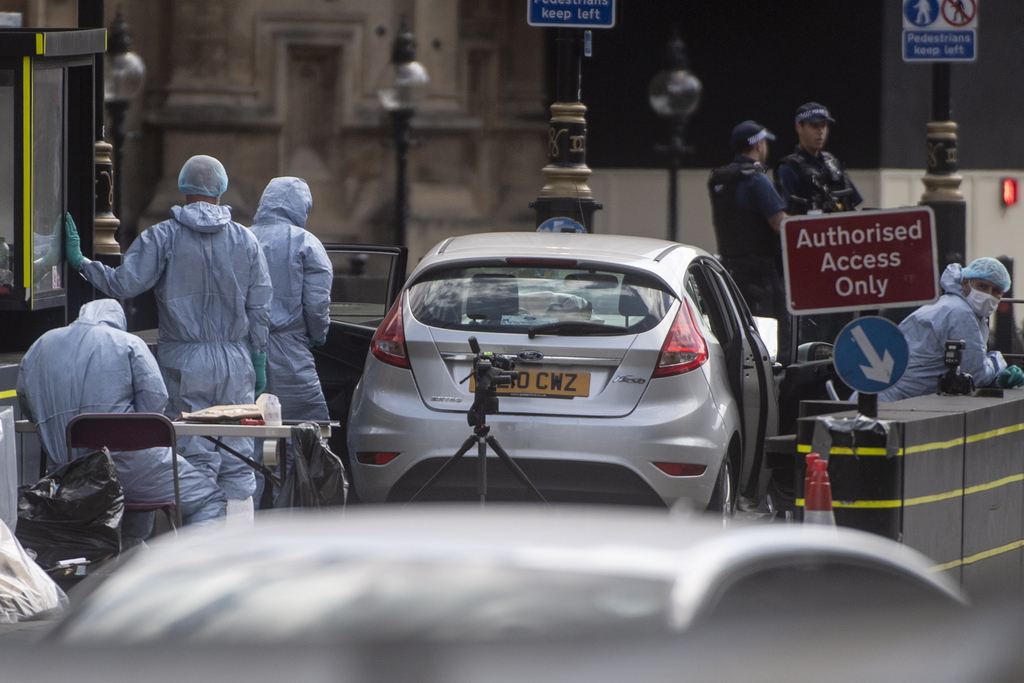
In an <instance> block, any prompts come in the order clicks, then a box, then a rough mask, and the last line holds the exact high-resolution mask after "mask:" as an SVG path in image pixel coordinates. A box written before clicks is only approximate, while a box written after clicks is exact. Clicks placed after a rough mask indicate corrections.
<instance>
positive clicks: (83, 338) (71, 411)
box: [17, 299, 226, 524]
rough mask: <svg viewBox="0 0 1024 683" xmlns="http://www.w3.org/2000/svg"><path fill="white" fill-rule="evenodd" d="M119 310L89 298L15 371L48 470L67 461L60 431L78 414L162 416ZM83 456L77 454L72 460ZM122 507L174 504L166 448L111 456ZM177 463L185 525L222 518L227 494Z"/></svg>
mask: <svg viewBox="0 0 1024 683" xmlns="http://www.w3.org/2000/svg"><path fill="white" fill-rule="evenodd" d="M126 327H127V325H126V323H125V315H124V311H123V310H122V308H121V305H120V304H119V303H118V302H117V301H114V300H113V299H100V300H98V301H90V302H89V303H87V304H85V305H84V306H82V309H81V311H80V313H79V316H78V320H76V321H75V322H73V323H71V324H70V325H68V326H67V327H59V328H57V329H53V330H50V331H48V332H46V333H45V334H43V336H41V337H40V338H39V339H37V340H36V341H35V343H33V344H32V346H31V347H29V350H28V351H27V352H26V353H25V356H24V358H22V361H21V369H20V371H19V373H18V386H17V391H18V399H19V401H20V402H21V407H22V410H23V411H24V413H25V414H26V416H28V418H29V419H31V420H33V421H34V422H35V423H36V430H37V432H38V434H39V439H40V441H41V442H42V444H43V447H44V448H45V449H46V453H47V455H48V456H49V459H50V463H51V465H52V467H53V468H56V467H59V466H61V465H64V464H66V463H67V461H68V450H67V441H66V440H65V435H64V430H65V428H66V427H67V424H68V422H70V421H71V418H73V417H74V416H75V415H78V414H79V413H133V412H139V413H161V412H163V410H164V407H165V406H166V404H167V388H166V387H165V386H164V381H163V379H162V378H161V376H160V369H159V368H158V367H157V362H156V359H155V358H154V357H153V354H152V353H150V351H149V348H148V347H147V346H146V343H145V342H144V341H142V339H140V338H139V337H137V336H136V335H134V334H131V333H129V332H125V329H126ZM87 453H88V451H87V450H85V449H80V450H78V451H76V453H75V457H81V456H83V455H86V454H87ZM111 455H112V457H113V460H114V465H115V466H116V467H117V478H118V481H119V483H120V484H121V488H122V489H124V499H125V502H126V503H156V502H161V501H165V500H173V499H174V482H173V478H172V477H171V457H172V453H171V449H170V448H151V449H148V450H145V451H133V452H132V453H126V454H124V455H119V454H118V453H112V454H111ZM177 458H178V476H179V481H178V488H179V495H180V496H181V513H182V520H183V521H184V523H185V524H190V523H195V522H203V521H207V520H210V519H214V518H217V517H222V516H223V515H224V510H225V505H226V500H225V497H224V492H223V491H222V490H221V488H220V487H219V486H217V484H216V482H215V481H214V480H213V478H212V477H209V476H207V475H206V474H203V473H201V472H200V471H199V470H197V469H196V468H194V467H192V466H191V465H190V464H189V463H188V461H186V460H185V459H184V458H182V457H181V456H177Z"/></svg>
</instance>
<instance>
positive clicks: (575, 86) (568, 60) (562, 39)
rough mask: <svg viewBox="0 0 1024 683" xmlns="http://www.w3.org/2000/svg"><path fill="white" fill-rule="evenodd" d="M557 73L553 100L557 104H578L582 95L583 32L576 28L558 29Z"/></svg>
mask: <svg viewBox="0 0 1024 683" xmlns="http://www.w3.org/2000/svg"><path fill="white" fill-rule="evenodd" d="M556 42H557V45H558V73H557V75H556V81H555V99H556V101H558V102H580V101H582V93H583V69H582V64H583V61H582V57H583V31H582V30H581V29H578V28H560V29H558V38H557V39H556Z"/></svg>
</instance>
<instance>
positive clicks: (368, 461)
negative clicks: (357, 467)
mask: <svg viewBox="0 0 1024 683" xmlns="http://www.w3.org/2000/svg"><path fill="white" fill-rule="evenodd" d="M397 457H398V453H356V460H358V461H359V462H361V463H362V464H364V465H387V464H388V463H389V462H391V461H392V460H394V459H395V458H397Z"/></svg>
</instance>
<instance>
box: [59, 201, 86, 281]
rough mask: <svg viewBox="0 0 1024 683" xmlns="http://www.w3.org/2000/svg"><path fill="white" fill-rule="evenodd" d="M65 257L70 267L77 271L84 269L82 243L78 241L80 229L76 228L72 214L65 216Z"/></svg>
mask: <svg viewBox="0 0 1024 683" xmlns="http://www.w3.org/2000/svg"><path fill="white" fill-rule="evenodd" d="M64 257H65V258H66V259H67V260H68V265H69V266H71V267H72V268H74V269H75V270H81V269H82V261H84V260H85V256H83V255H82V242H81V240H80V239H78V228H76V227H75V220H74V219H73V218H72V217H71V214H70V213H66V214H64Z"/></svg>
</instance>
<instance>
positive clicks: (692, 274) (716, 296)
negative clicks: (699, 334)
mask: <svg viewBox="0 0 1024 683" xmlns="http://www.w3.org/2000/svg"><path fill="white" fill-rule="evenodd" d="M716 284H717V283H716V282H715V281H714V280H713V279H711V278H710V277H709V276H708V273H706V272H705V271H704V268H703V266H702V265H701V264H699V263H697V264H694V265H692V266H690V269H689V271H687V277H686V289H687V292H688V293H689V294H690V296H691V297H693V298H694V301H695V302H696V303H697V307H698V309H699V310H700V314H701V316H703V317H704V319H705V321H706V322H707V323H708V326H709V327H710V328H711V331H712V332H713V333H714V335H715V337H716V338H717V339H718V342H719V343H720V344H722V345H728V344H729V343H730V342H731V341H732V340H733V339H734V338H735V337H736V325H735V322H734V321H733V320H732V315H733V312H732V310H731V308H730V307H729V305H728V303H727V300H726V298H725V296H724V295H723V294H722V292H721V291H719V289H718V287H717V286H716Z"/></svg>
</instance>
